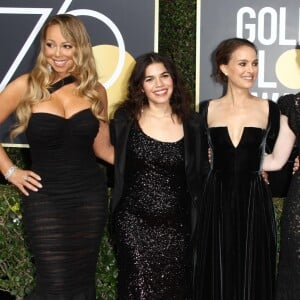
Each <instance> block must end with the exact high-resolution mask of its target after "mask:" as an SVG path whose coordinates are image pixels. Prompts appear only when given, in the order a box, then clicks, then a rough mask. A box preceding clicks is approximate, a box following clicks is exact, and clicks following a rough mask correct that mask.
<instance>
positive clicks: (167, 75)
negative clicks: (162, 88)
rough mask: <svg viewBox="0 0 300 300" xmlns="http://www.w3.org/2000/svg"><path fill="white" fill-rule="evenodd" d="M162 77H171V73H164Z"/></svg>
mask: <svg viewBox="0 0 300 300" xmlns="http://www.w3.org/2000/svg"><path fill="white" fill-rule="evenodd" d="M162 77H163V78H169V77H170V74H169V73H164V74H163V75H162Z"/></svg>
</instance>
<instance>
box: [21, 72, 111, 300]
mask: <svg viewBox="0 0 300 300" xmlns="http://www.w3.org/2000/svg"><path fill="white" fill-rule="evenodd" d="M72 81H74V80H72V78H71V79H70V78H69V77H67V78H66V79H65V80H63V81H60V82H58V83H57V84H55V85H54V86H53V87H52V88H51V89H50V90H51V92H55V90H56V89H58V88H60V87H61V86H63V85H64V84H68V83H70V82H72ZM98 129H99V121H98V120H97V119H96V118H95V116H94V115H93V114H92V112H91V110H90V109H85V110H82V111H79V112H78V113H76V114H74V115H73V116H72V117H70V118H69V119H65V118H63V117H60V116H57V115H53V114H50V113H33V114H32V115H31V118H30V121H29V125H28V128H27V131H26V135H27V139H28V143H29V145H30V153H31V160H32V166H31V168H32V170H33V171H34V172H36V173H37V174H39V175H40V176H41V178H42V181H41V183H42V185H43V188H42V189H40V190H39V191H38V192H30V195H29V196H28V197H26V196H24V197H23V201H22V208H23V221H24V227H25V233H26V237H27V240H28V242H29V246H30V250H31V251H32V253H33V258H34V264H35V267H36V288H35V291H34V292H33V293H32V294H30V295H29V296H28V297H27V298H26V299H30V300H31V299H34V300H94V299H96V296H95V270H96V263H97V258H98V253H99V244H100V240H101V237H102V233H103V229H104V226H105V223H106V215H107V195H106V193H107V189H106V182H105V176H104V173H103V172H102V170H101V169H100V167H99V166H98V165H97V162H96V158H95V156H94V152H93V142H94V138H95V136H96V135H97V133H98Z"/></svg>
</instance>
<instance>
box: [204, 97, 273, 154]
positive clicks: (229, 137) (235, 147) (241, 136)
mask: <svg viewBox="0 0 300 300" xmlns="http://www.w3.org/2000/svg"><path fill="white" fill-rule="evenodd" d="M210 101H212V100H210ZM210 101H209V102H208V105H207V106H206V118H205V119H206V120H205V122H206V127H207V128H208V129H211V128H225V129H226V134H227V137H228V139H229V141H230V144H231V145H232V147H233V148H234V149H237V148H239V145H240V144H241V141H242V139H243V137H244V133H245V129H248V128H256V129H260V130H267V128H268V127H269V124H270V103H269V102H268V108H269V112H268V122H267V127H266V128H261V127H255V126H244V127H243V128H242V133H241V135H240V139H239V141H238V143H237V144H234V143H233V141H232V138H231V135H230V132H229V129H228V126H212V127H208V122H207V117H208V107H209V104H210Z"/></svg>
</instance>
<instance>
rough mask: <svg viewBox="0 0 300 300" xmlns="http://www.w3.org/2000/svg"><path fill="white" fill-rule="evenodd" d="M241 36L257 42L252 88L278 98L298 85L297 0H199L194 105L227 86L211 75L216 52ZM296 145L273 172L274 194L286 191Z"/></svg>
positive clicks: (299, 28) (299, 37)
mask: <svg viewBox="0 0 300 300" xmlns="http://www.w3.org/2000/svg"><path fill="white" fill-rule="evenodd" d="M231 37H241V38H246V39H248V40H250V41H252V42H253V43H254V44H255V45H256V46H257V48H258V60H259V74H258V78H257V81H256V84H255V86H254V87H253V89H252V91H251V92H252V94H254V95H256V96H258V97H261V98H264V99H271V100H273V101H275V102H277V100H278V97H279V96H281V95H284V94H289V93H297V92H299V91H300V46H299V43H300V3H299V0H289V1H282V0H272V1H269V0H252V1H246V0H226V1H219V0H201V1H200V0H198V1H197V42H196V47H197V51H196V55H197V57H196V61H197V66H196V107H197V108H199V105H201V101H205V100H207V99H214V98H219V97H220V96H222V94H223V87H222V86H221V85H220V84H219V83H216V82H215V81H214V80H213V79H212V78H211V74H212V54H213V52H214V50H215V49H216V47H217V45H218V44H219V43H220V42H221V41H222V40H224V39H227V38H231ZM296 155H297V151H296V148H295V149H294V151H293V153H292V154H291V156H290V159H289V162H288V163H287V164H286V165H285V167H284V168H283V169H282V170H281V171H277V172H271V173H269V179H270V183H271V190H272V194H273V196H274V197H285V196H286V193H287V189H288V186H289V182H290V178H291V176H292V166H293V161H294V158H295V156H296Z"/></svg>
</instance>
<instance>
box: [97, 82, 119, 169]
mask: <svg viewBox="0 0 300 300" xmlns="http://www.w3.org/2000/svg"><path fill="white" fill-rule="evenodd" d="M100 93H101V96H102V99H103V104H104V109H103V111H102V114H101V115H102V117H103V119H104V120H107V95H106V90H105V88H104V87H103V86H101V88H100ZM94 152H95V155H96V156H97V157H99V158H101V159H103V160H105V161H106V162H108V163H110V164H113V163H114V147H113V145H112V144H111V142H110V135H109V123H108V121H100V124H99V131H98V134H97V136H96V138H95V141H94Z"/></svg>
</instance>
